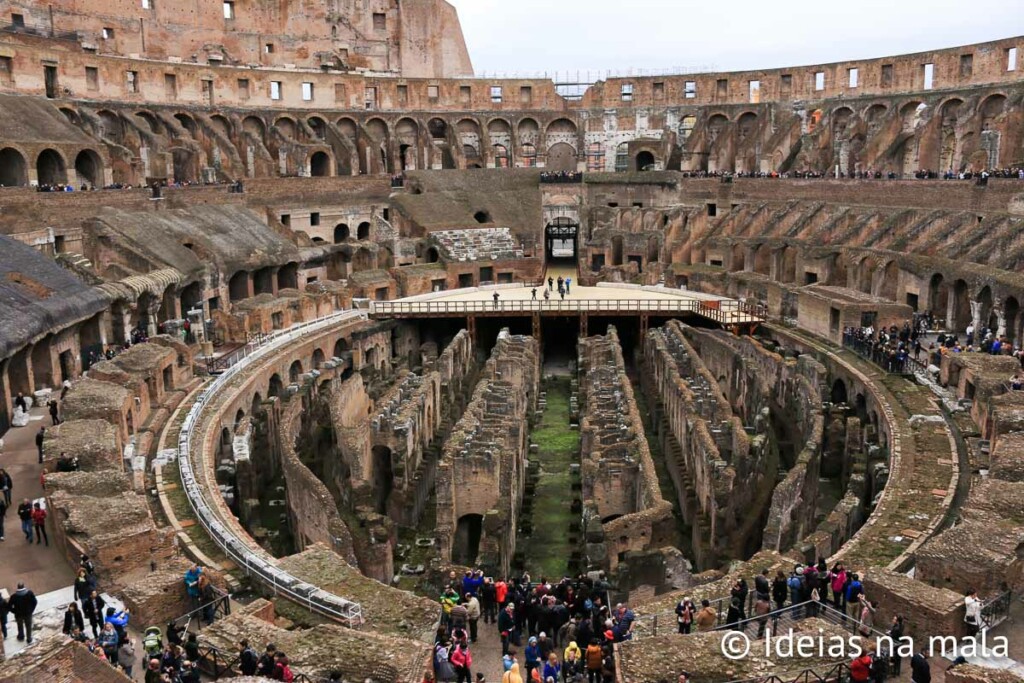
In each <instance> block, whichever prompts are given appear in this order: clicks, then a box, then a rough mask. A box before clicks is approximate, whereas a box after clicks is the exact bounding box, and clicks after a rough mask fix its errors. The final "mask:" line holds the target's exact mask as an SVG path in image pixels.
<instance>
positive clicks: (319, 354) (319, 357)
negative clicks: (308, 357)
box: [313, 349, 324, 370]
mask: <svg viewBox="0 0 1024 683" xmlns="http://www.w3.org/2000/svg"><path fill="white" fill-rule="evenodd" d="M323 364H324V352H323V351H321V350H320V349H316V350H314V351H313V369H314V370H319V369H320V366H321V365H323Z"/></svg>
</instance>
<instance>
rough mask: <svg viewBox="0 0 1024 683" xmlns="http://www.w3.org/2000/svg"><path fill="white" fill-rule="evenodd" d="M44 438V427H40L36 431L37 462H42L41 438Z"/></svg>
mask: <svg viewBox="0 0 1024 683" xmlns="http://www.w3.org/2000/svg"><path fill="white" fill-rule="evenodd" d="M45 438H46V427H40V428H39V431H38V432H36V448H37V449H39V464H40V465H42V464H43V439H45Z"/></svg>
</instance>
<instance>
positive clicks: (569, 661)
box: [562, 640, 585, 681]
mask: <svg viewBox="0 0 1024 683" xmlns="http://www.w3.org/2000/svg"><path fill="white" fill-rule="evenodd" d="M564 655H565V656H564V658H563V659H562V678H563V680H566V681H571V680H573V677H575V676H583V675H584V673H585V672H584V670H583V669H584V667H583V650H581V649H580V646H579V645H577V644H576V641H575V640H574V641H572V642H570V643H569V647H567V648H565V653H564Z"/></svg>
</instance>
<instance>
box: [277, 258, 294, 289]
mask: <svg viewBox="0 0 1024 683" xmlns="http://www.w3.org/2000/svg"><path fill="white" fill-rule="evenodd" d="M298 288H299V264H297V263H286V264H284V265H283V266H281V268H280V269H279V270H278V271H277V289H278V290H282V289H298Z"/></svg>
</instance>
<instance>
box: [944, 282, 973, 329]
mask: <svg viewBox="0 0 1024 683" xmlns="http://www.w3.org/2000/svg"><path fill="white" fill-rule="evenodd" d="M970 324H971V295H970V289H969V288H968V286H967V282H966V281H964V280H956V281H955V282H954V283H953V315H952V320H947V321H946V327H947V328H949V329H951V330H952V331H953V332H963V331H964V330H966V329H967V326H968V325H970Z"/></svg>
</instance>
